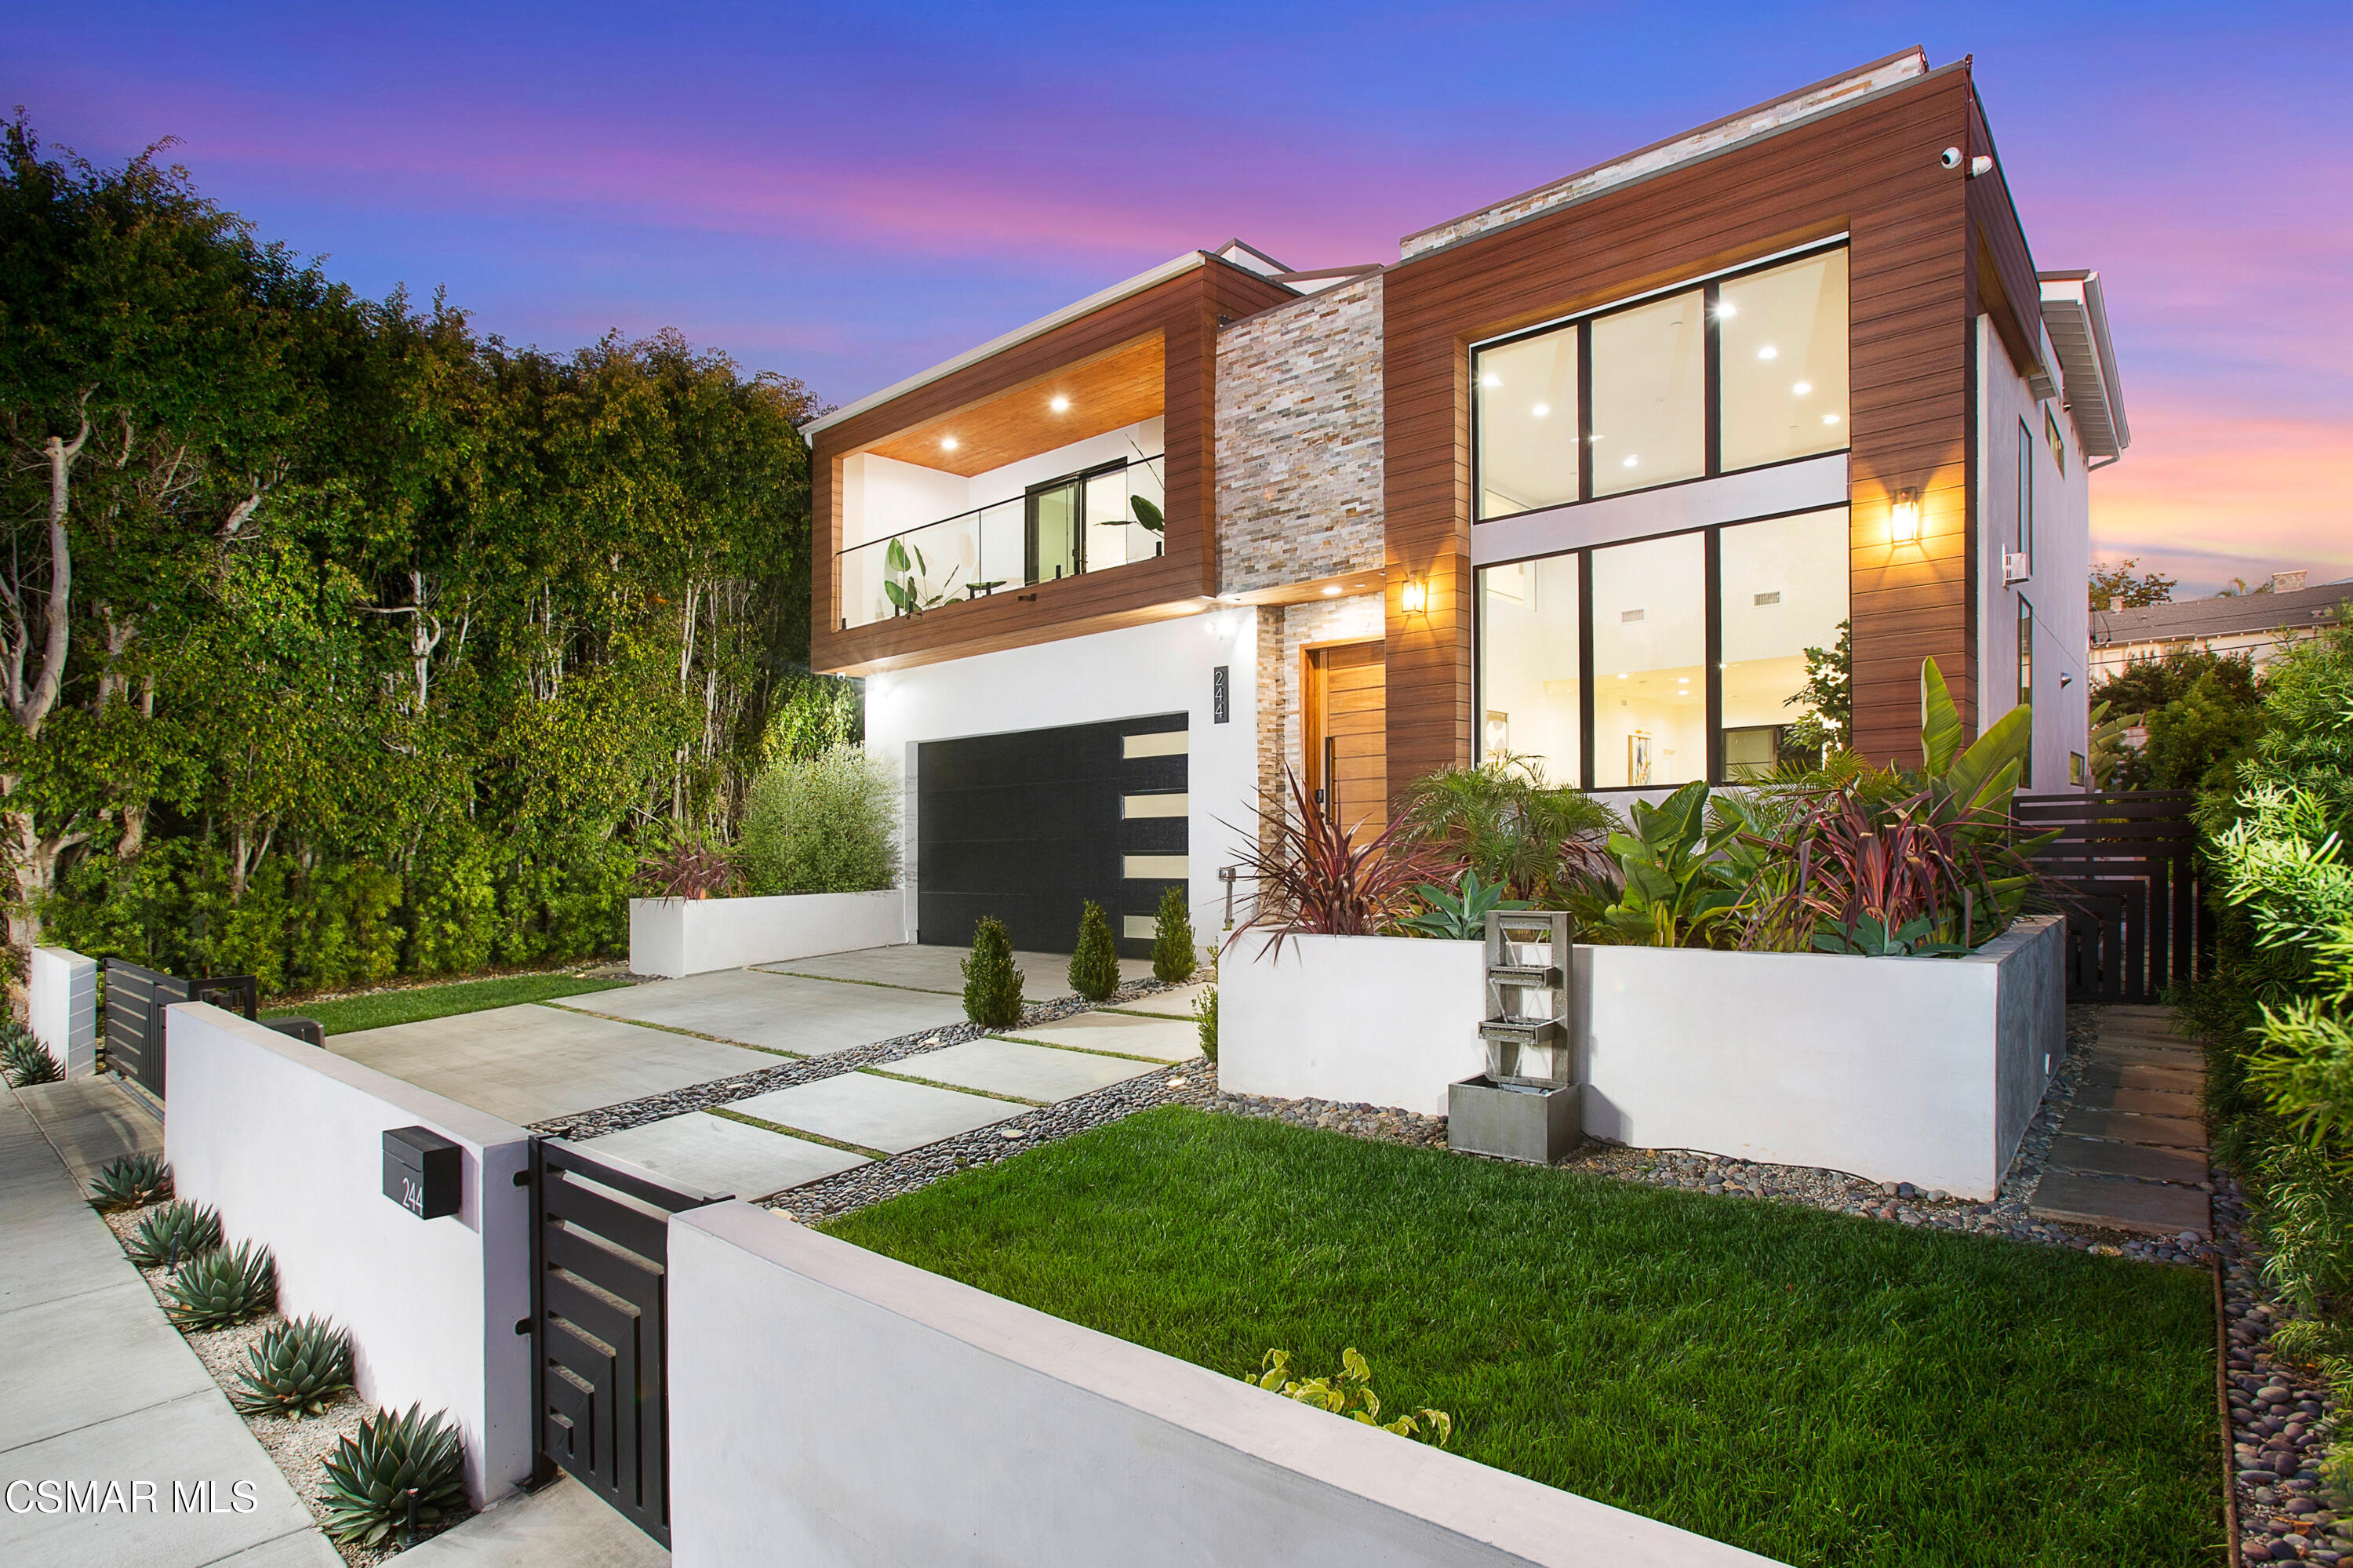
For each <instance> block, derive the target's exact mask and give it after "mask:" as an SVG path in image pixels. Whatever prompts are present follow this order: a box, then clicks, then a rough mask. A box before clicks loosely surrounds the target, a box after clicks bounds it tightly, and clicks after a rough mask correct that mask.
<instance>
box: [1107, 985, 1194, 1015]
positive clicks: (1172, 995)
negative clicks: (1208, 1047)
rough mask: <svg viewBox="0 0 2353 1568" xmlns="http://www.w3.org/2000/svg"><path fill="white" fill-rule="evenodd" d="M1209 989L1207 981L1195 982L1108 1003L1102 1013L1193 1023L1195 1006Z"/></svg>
mask: <svg viewBox="0 0 2353 1568" xmlns="http://www.w3.org/2000/svg"><path fill="white" fill-rule="evenodd" d="M1208 989H1209V987H1208V982H1207V981H1204V980H1195V981H1194V982H1193V983H1192V984H1190V985H1180V986H1178V987H1177V988H1176V990H1174V991H1155V992H1153V993H1152V994H1151V995H1150V996H1146V997H1140V998H1138V999H1137V1000H1135V1001H1113V1002H1108V1003H1106V1004H1105V1005H1104V1006H1103V1010H1102V1011H1103V1012H1140V1013H1143V1014H1145V1016H1146V1017H1150V1018H1181V1019H1183V1020H1185V1021H1186V1022H1187V1023H1189V1022H1192V1021H1193V1004H1194V1003H1196V1002H1198V1001H1200V1000H1201V997H1202V996H1203V994H1204V993H1206V992H1207V991H1208Z"/></svg>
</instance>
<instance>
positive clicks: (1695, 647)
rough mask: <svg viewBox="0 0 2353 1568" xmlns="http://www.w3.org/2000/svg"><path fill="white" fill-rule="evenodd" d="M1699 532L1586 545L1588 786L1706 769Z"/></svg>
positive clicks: (1634, 784) (1634, 785) (1675, 777)
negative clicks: (1589, 553)
mask: <svg viewBox="0 0 2353 1568" xmlns="http://www.w3.org/2000/svg"><path fill="white" fill-rule="evenodd" d="M1706 561H1707V553H1706V537H1705V535H1700V534H1678V535H1674V536H1673V537H1672V538H1667V539H1646V540H1643V541H1642V542H1641V543H1640V544H1633V545H1613V546H1609V548H1607V549H1600V550H1596V551H1594V552H1593V785H1594V788H1596V789H1641V788H1645V787H1649V786H1654V785H1669V784H1684V783H1688V782H1690V781H1691V780H1692V779H1700V778H1704V777H1705V776H1706V774H1707V620H1706V599H1707V593H1706V589H1707V583H1706V570H1707V567H1706Z"/></svg>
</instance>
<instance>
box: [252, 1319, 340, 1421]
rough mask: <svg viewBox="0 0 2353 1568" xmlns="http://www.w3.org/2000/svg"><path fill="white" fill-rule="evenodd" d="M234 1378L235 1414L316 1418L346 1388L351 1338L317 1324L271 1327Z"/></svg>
mask: <svg viewBox="0 0 2353 1568" xmlns="http://www.w3.org/2000/svg"><path fill="white" fill-rule="evenodd" d="M237 1382H238V1383H240V1384H242V1385H243V1386H242V1387H240V1388H239V1389H238V1390H237V1392H236V1393H232V1394H230V1395H229V1403H230V1404H234V1405H236V1406H237V1411H238V1413H239V1414H245V1415H282V1416H284V1417H285V1418H286V1419H287V1420H289V1421H292V1420H295V1419H297V1418H299V1417H301V1416H304V1415H316V1414H320V1413H321V1412H322V1411H323V1410H325V1409H326V1408H327V1406H328V1405H330V1404H333V1403H334V1401H335V1398H336V1396H337V1395H339V1394H342V1393H344V1392H346V1391H347V1390H349V1389H350V1387H351V1386H352V1337H351V1336H350V1335H349V1334H347V1333H345V1332H344V1331H343V1330H341V1329H338V1328H336V1327H335V1326H334V1324H332V1323H331V1322H329V1321H327V1320H326V1319H323V1318H304V1319H299V1320H298V1321H295V1322H291V1323H275V1324H272V1325H271V1326H270V1327H269V1330H267V1331H266V1332H265V1333H263V1335H262V1336H261V1342H260V1343H259V1344H257V1345H255V1346H254V1347H253V1348H252V1349H251V1350H249V1351H247V1352H246V1364H245V1365H244V1366H243V1367H240V1368H239V1369H238V1370H237Z"/></svg>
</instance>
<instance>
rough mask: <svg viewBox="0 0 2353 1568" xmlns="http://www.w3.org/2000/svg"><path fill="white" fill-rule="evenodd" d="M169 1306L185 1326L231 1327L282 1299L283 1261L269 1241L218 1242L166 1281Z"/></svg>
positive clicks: (176, 1321)
mask: <svg viewBox="0 0 2353 1568" xmlns="http://www.w3.org/2000/svg"><path fill="white" fill-rule="evenodd" d="M277 1304H278V1265H277V1263H276V1262H275V1261H274V1260H273V1259H272V1258H271V1257H270V1255H269V1248H268V1247H266V1246H256V1245H253V1243H251V1242H239V1243H238V1244H237V1245H236V1246H235V1247H226V1246H216V1247H215V1248H213V1249H212V1251H210V1252H204V1253H198V1254H197V1255H195V1257H193V1258H191V1259H189V1260H188V1261H187V1262H186V1263H184V1264H182V1265H181V1266H179V1268H178V1269H177V1270H176V1271H175V1272H174V1274H173V1275H172V1277H170V1278H169V1279H167V1280H165V1281H164V1311H165V1312H167V1313H169V1314H171V1318H172V1321H173V1322H174V1323H175V1324H177V1325H179V1326H180V1327H181V1328H182V1329H226V1328H227V1327H228V1326H229V1325H230V1324H232V1323H242V1322H244V1321H245V1320H246V1319H248V1318H259V1317H260V1316H261V1315H262V1314H263V1313H264V1312H267V1311H269V1309H270V1308H272V1307H274V1306H276V1305H277Z"/></svg>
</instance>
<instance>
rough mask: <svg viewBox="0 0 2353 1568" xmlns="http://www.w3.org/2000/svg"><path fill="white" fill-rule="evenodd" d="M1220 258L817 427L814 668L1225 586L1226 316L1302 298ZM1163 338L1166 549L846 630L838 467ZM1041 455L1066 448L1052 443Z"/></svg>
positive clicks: (1024, 634) (1128, 611) (894, 656)
mask: <svg viewBox="0 0 2353 1568" xmlns="http://www.w3.org/2000/svg"><path fill="white" fill-rule="evenodd" d="M1296 297H1297V296H1296V295H1294V294H1293V291H1290V290H1288V289H1286V288H1284V287H1282V285H1281V284H1278V283H1272V282H1269V281H1267V280H1266V279H1263V278H1261V277H1259V276H1258V275H1257V274H1255V273H1252V272H1246V271H1244V270H1241V269H1240V268H1239V267H1235V266H1233V265H1231V264H1230V263H1229V262H1225V261H1220V260H1217V259H1216V258H1214V257H1209V258H1205V259H1204V260H1203V261H1202V263H1201V265H1200V266H1199V267H1198V268H1196V269H1194V270H1191V271H1189V272H1186V273H1184V274H1182V275H1180V276H1178V277H1175V278H1171V279H1169V280H1168V281H1166V282H1164V283H1160V284H1157V285H1155V287H1153V288H1150V289H1147V290H1145V291H1143V292H1142V293H1138V294H1134V295H1131V296H1129V297H1128V298H1126V299H1124V300H1120V301H1117V302H1113V303H1112V304H1109V305H1106V306H1104V307H1103V309H1102V310H1100V311H1096V312H1094V313H1092V314H1090V315H1087V316H1083V317H1082V318H1080V319H1079V320H1077V321H1074V322H1069V323H1064V324H1063V325H1061V326H1059V327H1056V328H1055V329H1054V330H1053V331H1051V332H1050V333H1046V334H1041V335H1039V336H1038V337H1035V338H1031V339H1030V340H1029V341H1028V342H1026V343H1022V344H1016V345H1015V346H1013V347H1012V348H1009V349H1007V350H1006V351H1005V352H1004V353H1003V354H999V355H994V356H992V357H991V358H988V359H987V360H984V361H982V362H981V363H979V364H977V365H970V366H965V367H964V368H963V369H961V370H958V371H956V372H955V373H954V374H953V375H950V376H942V377H941V378H940V379H939V380H937V381H934V382H931V383H928V384H926V385H925V386H923V387H917V388H915V389H914V390H913V391H912V392H909V393H907V394H906V395H905V396H903V397H894V398H892V400H891V401H890V402H888V403H885V404H882V405H881V406H879V407H877V408H870V409H868V410H867V411H866V412H864V413H862V414H860V415H859V416H858V417H857V418H852V419H845V420H844V421H842V422H841V423H840V424H839V425H835V426H831V427H829V428H828V429H824V430H821V431H819V432H818V437H817V440H816V442H815V444H814V448H813V450H812V452H811V454H810V464H809V467H810V482H811V485H812V486H813V490H814V493H813V494H812V496H811V503H812V504H811V515H812V516H813V517H814V518H815V519H816V528H815V535H816V537H815V538H814V539H813V540H812V546H813V551H814V554H815V556H816V559H815V560H814V562H813V563H812V571H811V574H810V575H811V577H812V578H813V579H814V580H813V582H812V584H811V595H810V599H811V612H812V617H813V621H812V629H811V633H810V638H809V662H810V664H811V665H812V666H813V667H815V668H817V669H818V670H824V671H832V672H837V673H849V674H863V673H871V672H873V671H876V670H887V669H897V668H903V667H906V666H909V665H913V664H926V663H932V662H937V661H940V660H944V659H955V658H962V657H965V656H966V655H969V654H974V653H987V652H997V651H999V650H1002V649H1007V648H1022V647H1028V646H1030V645H1031V644H1034V643H1039V642H1047V641H1055V640H1057V639H1060V638H1064V637H1072V636H1080V635H1083V634H1085V633H1088V632H1092V631H1108V630H1114V629H1116V628H1118V627H1122V626H1135V625H1141V624H1143V623H1145V622H1147V621H1151V620H1165V619H1167V618H1168V617H1170V616H1175V615H1184V614H1188V613H1190V612H1192V611H1193V610H1195V609H1199V608H1200V607H1201V605H1202V603H1203V601H1204V600H1205V599H1207V598H1208V596H1210V595H1212V594H1214V593H1215V591H1216V581H1215V572H1216V563H1217V551H1216V549H1215V548H1214V544H1215V532H1214V530H1215V528H1216V526H1217V520H1216V517H1215V515H1214V508H1213V504H1212V499H1211V498H1212V497H1214V496H1215V495H1216V493H1217V484H1216V469H1215V454H1214V450H1213V448H1212V445H1211V443H1212V440H1213V435H1214V431H1213V424H1214V421H1213V419H1212V418H1211V413H1212V410H1213V409H1214V408H1215V406H1216V398H1215V395H1214V394H1215V387H1214V382H1215V377H1216V375H1217V355H1216V352H1215V348H1216V342H1217V333H1218V328H1219V323H1220V322H1221V321H1227V320H1233V319H1238V318H1239V317H1240V316H1243V315H1247V314H1249V313H1251V312H1253V311H1258V310H1263V309H1265V308H1267V307H1268V306H1270V305H1274V304H1279V303H1281V302H1284V301H1287V300H1291V299H1293V298H1296ZM1154 334H1157V335H1158V339H1159V342H1160V344H1161V352H1162V355H1163V358H1162V375H1163V378H1164V388H1163V406H1162V408H1161V409H1160V412H1161V413H1162V415H1163V416H1164V418H1166V443H1165V446H1164V448H1163V450H1165V451H1166V454H1167V462H1166V478H1167V505H1166V514H1167V518H1168V524H1167V531H1166V554H1165V555H1163V556H1157V557H1155V558H1154V559H1152V560H1149V561H1137V562H1131V563H1129V564H1128V565H1125V566H1120V567H1111V568H1109V569H1107V570H1104V571H1099V572H1086V573H1082V574H1081V575H1080V576H1078V577H1064V578H1061V579H1060V580H1059V581H1054V582H1043V583H1036V584H1032V585H1029V586H1028V587H1022V588H1014V587H1008V588H1001V589H999V590H998V591H997V593H995V594H993V595H991V596H990V597H988V598H987V599H979V600H976V601H974V602H971V603H965V604H952V605H945V606H943V607H942V608H940V609H934V610H931V611H928V612H926V613H925V614H923V615H921V616H915V617H909V618H905V619H900V620H883V621H878V622H876V623H874V624H872V625H870V626H860V627H856V628H853V629H850V630H842V628H841V609H840V602H839V591H838V585H837V581H836V571H835V563H836V558H837V556H838V554H839V550H840V548H841V536H842V512H841V463H842V460H843V459H845V458H847V457H849V456H850V455H851V454H853V453H856V452H861V451H871V450H876V449H877V448H878V447H881V446H883V445H886V444H888V443H889V442H891V441H892V440H893V439H894V438H898V437H903V436H904V435H906V434H907V433H908V432H910V431H921V430H923V429H926V428H931V429H936V428H938V423H939V421H941V420H942V419H944V418H946V417H948V416H950V415H953V414H955V413H957V412H958V411H959V410H964V409H967V408H976V407H981V406H985V405H987V404H988V403H989V402H990V400H991V399H995V398H999V397H1004V396H1005V395H1007V394H1008V393H1011V392H1015V391H1018V390H1019V389H1021V388H1023V387H1035V386H1037V385H1038V384H1039V380H1040V378H1041V377H1044V376H1050V375H1051V374H1052V373H1053V372H1055V371H1057V370H1059V369H1061V368H1064V367H1067V366H1081V365H1086V364H1089V363H1091V362H1098V361H1099V360H1100V358H1101V356H1103V355H1107V354H1110V353H1112V352H1113V351H1114V350H1117V349H1120V348H1121V347H1122V346H1123V345H1126V344H1134V343H1137V342H1139V341H1140V340H1143V339H1145V338H1148V337H1151V336H1153V335H1154ZM1044 418H1045V417H1044V416H1041V418H1040V427H1039V428H1040V431H1041V439H1040V440H1039V443H1038V444H1037V446H1036V448H1035V449H1034V450H1049V449H1050V448H1051V447H1053V446H1056V445H1060V444H1061V443H1062V438H1061V437H1060V436H1059V435H1052V436H1047V435H1045V434H1044V432H1046V431H1048V430H1050V427H1049V426H1047V425H1046V424H1045V423H1044Z"/></svg>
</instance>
